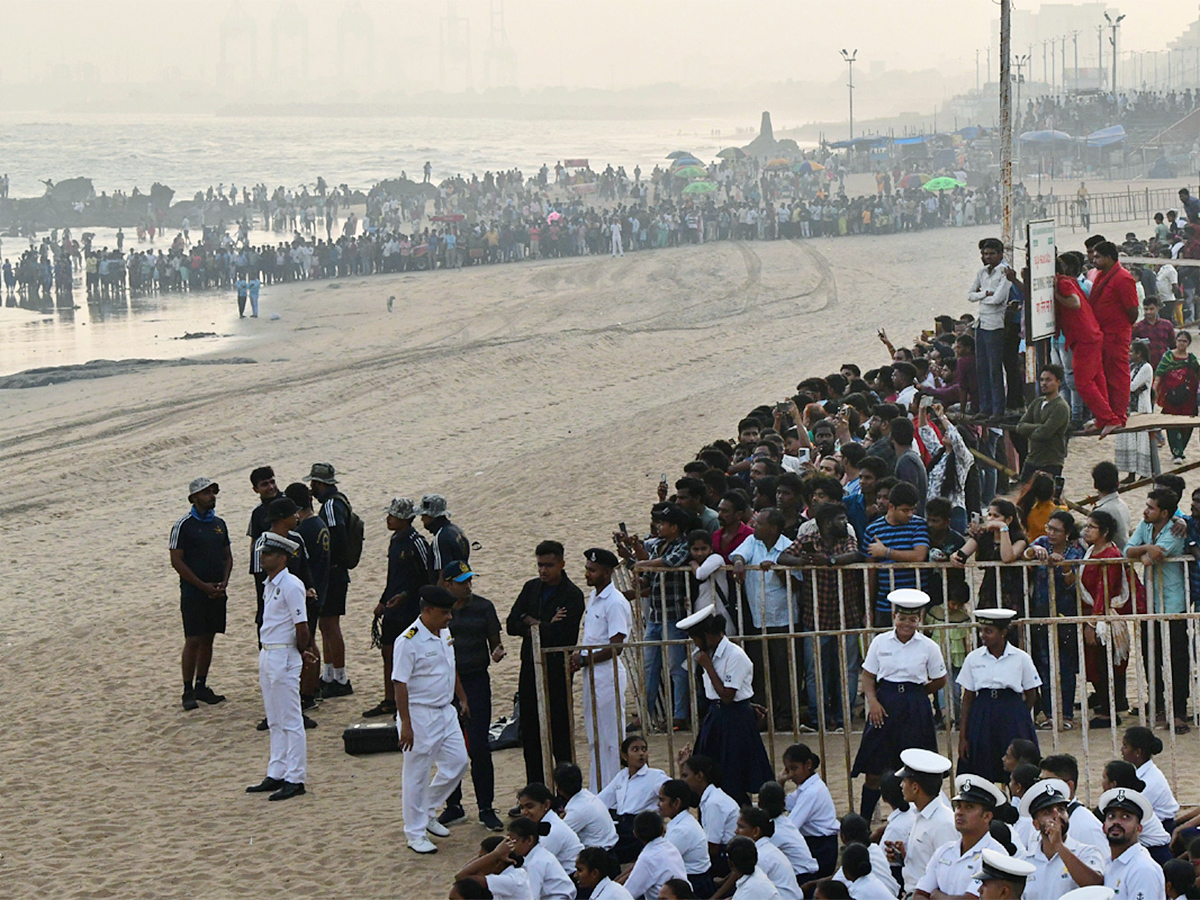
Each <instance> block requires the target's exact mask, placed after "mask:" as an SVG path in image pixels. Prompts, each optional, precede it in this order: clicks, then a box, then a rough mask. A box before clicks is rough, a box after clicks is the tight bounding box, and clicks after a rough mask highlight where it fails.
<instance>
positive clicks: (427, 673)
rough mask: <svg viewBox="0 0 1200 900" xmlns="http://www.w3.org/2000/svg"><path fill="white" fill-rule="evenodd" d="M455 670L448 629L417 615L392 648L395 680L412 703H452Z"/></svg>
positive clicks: (434, 704)
mask: <svg viewBox="0 0 1200 900" xmlns="http://www.w3.org/2000/svg"><path fill="white" fill-rule="evenodd" d="M454 671H455V670H454V639H453V638H452V637H450V629H449V628H443V629H442V631H441V634H434V633H433V632H432V631H430V630H429V629H428V628H426V627H425V623H424V622H422V621H421V620H420V619H419V618H418V619H417V621H415V622H413V623H412V625H411V626H410V627H409V629H408V630H407V631H406V632H404V634H402V635H400V638H399V639H398V640H397V641H396V646H395V648H394V649H393V650H392V680H393V681H402V682H404V683H405V684H406V685H408V702H409V704H410V705H412V706H439V707H441V706H449V705H450V703H451V701H453V700H454ZM534 893H537V892H536V891H534Z"/></svg>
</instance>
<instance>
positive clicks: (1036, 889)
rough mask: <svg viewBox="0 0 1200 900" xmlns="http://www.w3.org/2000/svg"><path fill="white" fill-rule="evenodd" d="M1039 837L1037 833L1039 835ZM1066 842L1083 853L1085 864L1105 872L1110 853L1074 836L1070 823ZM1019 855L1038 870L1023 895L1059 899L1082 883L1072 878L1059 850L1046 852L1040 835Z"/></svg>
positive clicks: (1036, 899)
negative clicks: (1051, 854)
mask: <svg viewBox="0 0 1200 900" xmlns="http://www.w3.org/2000/svg"><path fill="white" fill-rule="evenodd" d="M1035 837H1037V836H1036V835H1035ZM1063 843H1064V844H1066V845H1067V849H1068V850H1070V851H1071V852H1072V853H1074V854H1075V855H1076V856H1078V857H1079V861H1080V862H1082V863H1083V864H1084V865H1085V866H1087V867H1088V868H1089V869H1093V870H1094V871H1095V872H1096V873H1097V874H1099V875H1103V874H1104V861H1105V860H1106V859H1107V854H1104V853H1101V852H1100V851H1099V850H1098V849H1096V848H1095V847H1093V846H1092V845H1091V844H1085V843H1084V842H1083V841H1081V840H1078V839H1076V838H1074V837H1072V836H1071V834H1070V827H1068V828H1067V836H1066V837H1065V838H1064V839H1063ZM1017 859H1023V860H1024V861H1025V862H1027V863H1029V864H1030V865H1032V866H1036V867H1037V871H1035V872H1034V873H1033V874H1032V875H1030V876H1029V877H1028V878H1027V879H1025V893H1024V894H1022V896H1023V897H1028V898H1029V900H1058V898H1059V897H1061V896H1062V895H1063V894H1065V893H1066V892H1067V891H1073V890H1075V888H1077V887H1079V885H1077V884H1076V883H1075V881H1074V880H1073V879H1072V878H1071V873H1070V872H1068V871H1067V866H1066V864H1065V863H1064V862H1063V861H1062V859H1061V858H1060V857H1059V856H1058V854H1057V853H1056V854H1055V855H1054V858H1053V859H1046V854H1045V853H1043V852H1042V841H1041V839H1040V838H1037V839H1036V840H1035V841H1033V843H1032V845H1031V846H1030V847H1029V848H1028V849H1026V850H1022V851H1021V852H1020V853H1018V854H1017Z"/></svg>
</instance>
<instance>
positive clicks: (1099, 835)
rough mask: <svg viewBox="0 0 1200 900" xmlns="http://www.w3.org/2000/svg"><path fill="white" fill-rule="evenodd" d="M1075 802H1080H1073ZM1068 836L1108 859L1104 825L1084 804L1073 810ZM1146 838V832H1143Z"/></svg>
mask: <svg viewBox="0 0 1200 900" xmlns="http://www.w3.org/2000/svg"><path fill="white" fill-rule="evenodd" d="M1073 802H1078V801H1074V800H1073ZM1143 829H1144V824H1143ZM1031 833H1032V832H1031ZM1067 834H1069V835H1070V836H1071V837H1073V838H1075V840H1077V841H1079V842H1080V843H1083V844H1088V845H1089V846H1092V847H1095V848H1096V849H1097V850H1099V851H1100V855H1101V856H1103V857H1104V858H1105V859H1108V857H1109V850H1108V838H1107V837H1106V836H1105V834H1104V823H1103V822H1101V821H1100V820H1099V819H1097V818H1096V814H1095V813H1093V812H1092V811H1091V810H1090V809H1088V808H1087V807H1086V806H1084V805H1083V804H1082V803H1080V804H1079V805H1078V806H1076V807H1075V808H1074V809H1073V810H1071V824H1070V825H1069V826H1068V827H1067ZM1144 836H1145V832H1144V830H1143V837H1144Z"/></svg>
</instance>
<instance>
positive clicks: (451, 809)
mask: <svg viewBox="0 0 1200 900" xmlns="http://www.w3.org/2000/svg"><path fill="white" fill-rule="evenodd" d="M437 820H438V823H439V824H441V825H446V826H450V825H457V824H458V823H459V822H465V821H467V812H466V810H464V809H463V808H462V807H461V806H447V807H446V811H445V812H444V813H442V814H441V815H440V816H438V817H437Z"/></svg>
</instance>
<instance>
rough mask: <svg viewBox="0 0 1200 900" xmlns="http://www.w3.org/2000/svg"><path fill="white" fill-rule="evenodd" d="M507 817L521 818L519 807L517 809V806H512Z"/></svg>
mask: <svg viewBox="0 0 1200 900" xmlns="http://www.w3.org/2000/svg"><path fill="white" fill-rule="evenodd" d="M508 817H509V818H510V819H519V818H521V807H519V806H514V807H513V808H512V809H510V810H509V811H508Z"/></svg>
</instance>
